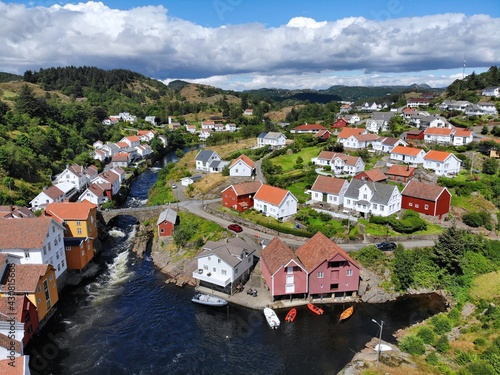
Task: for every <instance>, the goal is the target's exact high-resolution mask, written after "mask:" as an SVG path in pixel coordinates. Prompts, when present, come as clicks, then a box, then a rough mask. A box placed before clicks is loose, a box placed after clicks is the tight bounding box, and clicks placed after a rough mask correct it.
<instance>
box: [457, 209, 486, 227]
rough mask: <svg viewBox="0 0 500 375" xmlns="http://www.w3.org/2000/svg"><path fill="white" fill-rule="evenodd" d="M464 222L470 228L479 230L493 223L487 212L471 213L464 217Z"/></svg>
mask: <svg viewBox="0 0 500 375" xmlns="http://www.w3.org/2000/svg"><path fill="white" fill-rule="evenodd" d="M462 221H463V222H464V224H467V225H468V226H469V227H473V228H479V227H482V226H485V225H487V224H489V223H490V222H491V217H490V214H489V213H488V212H486V211H482V212H470V213H468V214H465V215H464V216H463V217H462Z"/></svg>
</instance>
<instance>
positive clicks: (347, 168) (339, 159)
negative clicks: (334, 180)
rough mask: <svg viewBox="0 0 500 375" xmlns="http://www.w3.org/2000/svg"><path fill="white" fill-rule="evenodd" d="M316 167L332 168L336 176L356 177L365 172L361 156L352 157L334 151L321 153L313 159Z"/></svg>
mask: <svg viewBox="0 0 500 375" xmlns="http://www.w3.org/2000/svg"><path fill="white" fill-rule="evenodd" d="M311 161H312V163H313V164H314V165H319V166H323V167H324V166H330V167H331V170H332V172H333V173H334V174H337V175H338V174H350V175H355V174H357V173H359V172H361V171H364V170H365V163H364V162H363V159H362V158H360V157H359V156H350V155H345V154H342V153H337V152H332V151H321V152H320V153H319V155H318V156H317V157H316V158H312V159H311Z"/></svg>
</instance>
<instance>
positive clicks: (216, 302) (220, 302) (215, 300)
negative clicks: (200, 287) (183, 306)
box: [191, 293, 227, 306]
mask: <svg viewBox="0 0 500 375" xmlns="http://www.w3.org/2000/svg"><path fill="white" fill-rule="evenodd" d="M191 301H193V302H194V303H199V304H201V305H207V306H225V305H227V301H226V300H225V299H223V298H220V297H216V296H211V295H209V294H204V293H196V294H195V295H194V297H193V298H191Z"/></svg>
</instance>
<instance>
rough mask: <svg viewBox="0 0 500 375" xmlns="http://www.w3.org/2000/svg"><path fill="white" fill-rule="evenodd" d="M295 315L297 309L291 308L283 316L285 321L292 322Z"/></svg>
mask: <svg viewBox="0 0 500 375" xmlns="http://www.w3.org/2000/svg"><path fill="white" fill-rule="evenodd" d="M296 316H297V309H296V308H293V309H290V311H288V314H286V317H285V322H290V323H291V322H293V321H294V320H295V317H296Z"/></svg>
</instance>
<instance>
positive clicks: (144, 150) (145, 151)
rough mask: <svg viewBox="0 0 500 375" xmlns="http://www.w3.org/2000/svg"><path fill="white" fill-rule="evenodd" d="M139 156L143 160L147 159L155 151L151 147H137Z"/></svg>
mask: <svg viewBox="0 0 500 375" xmlns="http://www.w3.org/2000/svg"><path fill="white" fill-rule="evenodd" d="M136 149H137V154H138V155H139V156H141V157H143V158H147V157H148V156H149V155H151V154H152V153H153V149H152V148H151V146H150V145H139V146H137V148H136Z"/></svg>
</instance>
